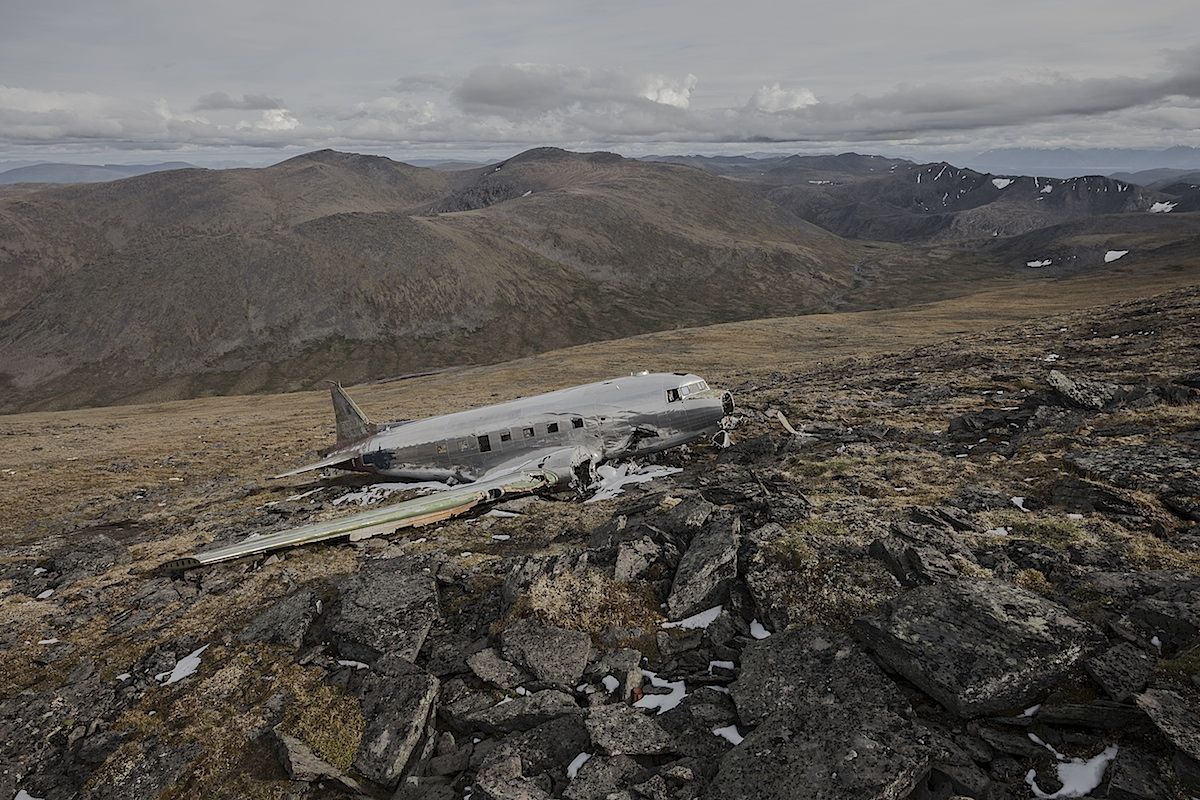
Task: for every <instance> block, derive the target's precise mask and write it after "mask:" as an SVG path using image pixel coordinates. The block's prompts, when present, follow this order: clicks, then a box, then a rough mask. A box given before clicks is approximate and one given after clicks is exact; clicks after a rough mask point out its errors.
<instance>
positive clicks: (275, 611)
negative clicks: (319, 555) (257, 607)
mask: <svg viewBox="0 0 1200 800" xmlns="http://www.w3.org/2000/svg"><path fill="white" fill-rule="evenodd" d="M319 613H320V595H319V594H318V592H317V591H316V590H315V589H312V588H303V589H300V590H298V591H295V592H293V593H292V594H289V595H288V596H287V597H284V598H283V599H281V600H278V601H276V602H275V603H274V604H273V605H272V606H271V607H270V608H268V609H267V610H265V611H263V612H262V613H261V614H259V615H258V616H257V617H255V618H254V619H253V620H252V621H251V622H250V624H249V625H247V626H246V627H245V628H244V629H243V630H242V632H241V633H239V634H238V641H241V642H264V643H266V644H282V645H286V646H287V647H299V646H300V645H301V644H302V643H303V642H304V635H305V634H306V633H307V632H308V626H309V625H311V624H312V621H313V620H314V619H316V617H317V615H318V614H319Z"/></svg>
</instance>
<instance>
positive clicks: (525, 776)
mask: <svg viewBox="0 0 1200 800" xmlns="http://www.w3.org/2000/svg"><path fill="white" fill-rule="evenodd" d="M588 746H589V745H588V734H587V731H586V730H585V729H584V727H583V722H582V719H581V717H579V716H571V717H560V718H558V719H555V720H552V721H550V722H547V723H545V724H543V725H539V726H538V727H536V728H534V729H532V730H529V731H526V732H524V733H516V734H511V735H509V736H506V737H505V738H504V739H503V740H502V741H500V742H499V744H497V745H496V746H495V747H494V748H492V749H491V750H490V751H489V752H488V753H487V754H486V755H485V756H484V758H483V759H482V761H481V762H480V765H479V770H478V772H477V773H476V778H475V787H476V788H477V789H478V790H479V791H480V792H482V793H483V796H484V797H488V798H492V800H544V798H548V797H550V796H555V797H557V796H559V795H561V793H562V790H563V789H564V788H565V787H566V786H567V783H568V779H567V774H566V771H567V765H569V764H570V763H571V762H572V761H573V760H574V759H575V758H576V757H577V756H578V755H579V754H580V753H584V752H588V750H587V748H588Z"/></svg>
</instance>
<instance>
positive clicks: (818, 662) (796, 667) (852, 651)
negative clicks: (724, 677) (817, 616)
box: [730, 628, 905, 725]
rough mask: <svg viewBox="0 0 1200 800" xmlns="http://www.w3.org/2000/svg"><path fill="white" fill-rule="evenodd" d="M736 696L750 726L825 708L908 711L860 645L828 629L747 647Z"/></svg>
mask: <svg viewBox="0 0 1200 800" xmlns="http://www.w3.org/2000/svg"><path fill="white" fill-rule="evenodd" d="M730 691H731V692H732V694H733V700H734V702H735V703H736V704H737V710H738V715H739V716H740V717H741V719H742V722H744V723H746V724H747V725H758V724H759V723H761V722H762V721H763V720H764V719H766V718H767V717H768V716H770V715H771V714H773V713H776V712H778V711H781V710H787V709H792V708H797V707H800V706H810V705H814V704H821V703H832V704H835V705H849V706H890V707H892V708H894V709H899V708H902V707H903V706H904V705H905V702H904V699H903V697H901V695H900V693H899V692H898V691H897V689H896V686H895V684H894V683H892V682H891V681H890V680H888V679H887V677H886V676H885V675H884V674H883V672H882V671H881V670H880V669H879V667H878V666H876V665H875V662H874V661H872V660H871V659H870V658H869V657H868V656H867V654H866V653H864V652H863V651H862V649H861V648H860V647H859V646H858V645H857V644H855V643H854V642H853V641H851V640H850V638H849V637H847V636H845V635H844V634H840V633H835V632H833V631H829V630H826V629H824V628H792V629H790V630H786V631H783V632H782V633H776V634H775V635H773V636H771V637H769V638H767V639H763V640H761V641H757V642H755V643H754V644H752V645H750V646H749V647H747V648H746V649H745V650H744V651H743V652H742V665H741V672H740V673H739V674H738V679H737V680H736V681H735V682H734V683H733V685H732V686H731V687H730Z"/></svg>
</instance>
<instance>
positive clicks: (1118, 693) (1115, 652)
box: [1083, 642, 1154, 702]
mask: <svg viewBox="0 0 1200 800" xmlns="http://www.w3.org/2000/svg"><path fill="white" fill-rule="evenodd" d="M1083 668H1084V669H1086V670H1087V672H1088V674H1089V675H1091V676H1092V678H1093V679H1094V680H1095V681H1096V683H1098V684H1100V688H1102V689H1103V690H1104V693H1105V694H1107V695H1108V696H1109V697H1111V698H1112V699H1113V700H1116V701H1118V702H1121V701H1123V700H1126V699H1128V698H1129V696H1130V695H1132V694H1134V693H1135V692H1140V691H1141V690H1142V689H1144V688H1145V687H1146V681H1147V680H1149V678H1150V671H1151V670H1152V669H1154V656H1152V655H1150V654H1149V653H1147V652H1146V651H1145V650H1143V649H1141V648H1140V647H1135V646H1133V645H1132V644H1130V643H1129V642H1121V643H1120V644H1117V645H1114V646H1112V647H1110V648H1108V649H1107V650H1105V651H1104V652H1103V653H1099V654H1097V655H1094V656H1092V657H1091V658H1089V659H1087V660H1086V661H1084V662H1083Z"/></svg>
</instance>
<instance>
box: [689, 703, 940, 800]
mask: <svg viewBox="0 0 1200 800" xmlns="http://www.w3.org/2000/svg"><path fill="white" fill-rule="evenodd" d="M931 754H932V751H931V748H930V747H929V746H928V745H927V744H925V743H923V742H922V734H921V733H920V732H919V731H918V730H917V729H915V728H914V727H913V726H912V724H911V723H910V722H909V721H908V720H906V719H903V718H902V717H899V716H897V715H895V714H893V713H892V712H890V711H888V710H886V709H881V708H855V707H851V706H844V705H839V704H836V703H834V704H815V705H809V706H804V707H797V708H796V709H795V713H780V714H774V715H772V716H770V717H768V718H767V720H766V721H765V722H763V724H761V725H760V726H759V727H758V728H756V729H755V730H754V731H752V732H751V733H750V734H749V735H747V736H746V738H745V740H744V741H742V743H741V744H739V745H737V746H736V747H734V748H733V749H732V750H730V751H729V752H728V753H726V754H725V756H724V757H723V758H722V759H721V765H720V769H719V770H718V772H717V774H716V776H715V777H714V778H713V781H712V783H711V784H709V786H708V789H707V792H706V793H705V797H708V798H712V800H717V798H720V800H793V798H795V797H797V793H798V791H799V792H802V794H803V796H804V797H806V798H813V800H897V798H902V797H905V796H906V795H907V794H908V793H909V792H910V791H912V789H913V788H914V787H915V786H916V785H917V783H918V781H920V780H921V778H922V777H924V775H925V773H926V771H927V770H928V768H929V762H930V758H931ZM801 787H802V788H801Z"/></svg>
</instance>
